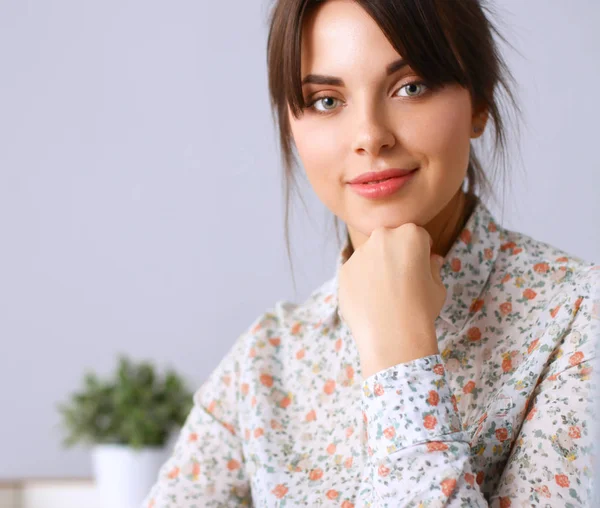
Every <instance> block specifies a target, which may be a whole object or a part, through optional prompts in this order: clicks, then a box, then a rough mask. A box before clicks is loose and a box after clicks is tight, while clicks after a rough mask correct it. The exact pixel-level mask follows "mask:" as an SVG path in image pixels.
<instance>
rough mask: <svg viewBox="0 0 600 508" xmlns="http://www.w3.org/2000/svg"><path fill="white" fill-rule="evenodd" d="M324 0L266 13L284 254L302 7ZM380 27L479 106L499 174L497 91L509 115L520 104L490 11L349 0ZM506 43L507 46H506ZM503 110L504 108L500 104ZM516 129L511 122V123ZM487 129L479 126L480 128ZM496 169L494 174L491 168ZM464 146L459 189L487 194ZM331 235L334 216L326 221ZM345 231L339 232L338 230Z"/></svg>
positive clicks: (419, 64)
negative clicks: (281, 175)
mask: <svg viewBox="0 0 600 508" xmlns="http://www.w3.org/2000/svg"><path fill="white" fill-rule="evenodd" d="M324 1H326V0H276V1H275V4H274V5H273V7H272V10H271V14H270V20H269V25H270V27H269V37H268V43H267V67H268V81H269V94H270V99H271V107H272V112H273V117H274V120H275V122H276V124H277V126H278V128H279V144H280V151H281V159H282V163H283V167H284V189H285V237H286V246H287V252H288V256H289V257H290V263H291V255H290V246H289V232H288V222H289V209H290V208H289V206H290V194H291V190H292V188H293V187H294V184H295V183H296V180H295V176H296V175H295V171H294V168H295V166H296V162H297V160H296V156H295V155H294V153H293V150H294V147H293V139H292V135H291V130H290V124H289V118H288V106H289V107H290V109H291V111H292V113H293V114H294V116H296V117H298V116H300V115H301V113H302V111H303V109H304V108H305V107H306V104H304V97H303V94H302V86H301V79H302V77H301V75H300V73H301V68H300V63H301V35H302V26H303V21H304V19H305V18H306V16H307V15H308V14H309V12H310V11H311V10H312V9H314V8H315V7H318V6H319V5H320V4H323V3H324ZM354 1H355V2H356V3H357V4H358V5H360V6H361V7H362V8H363V9H364V10H365V11H366V13H367V14H368V15H369V16H371V17H372V18H373V20H374V21H375V22H376V23H377V25H378V26H379V27H380V28H381V30H382V32H383V33H384V34H385V36H386V37H387V39H388V40H389V41H390V43H391V44H392V46H393V47H394V48H395V49H396V51H397V52H398V53H399V54H400V55H401V56H402V57H403V59H404V60H406V61H407V62H408V63H409V65H410V66H411V68H412V69H413V70H414V71H415V72H416V73H417V74H419V75H420V76H421V77H422V78H423V79H424V80H425V81H426V82H428V85H429V86H430V87H433V88H437V87H441V86H443V85H446V84H458V85H460V86H462V87H464V88H465V89H467V90H469V92H470V94H471V103H472V104H473V107H474V109H475V110H476V111H477V110H482V109H484V110H487V111H488V113H489V123H488V126H489V125H490V124H491V125H492V127H493V131H494V136H493V158H494V159H496V158H497V157H498V156H500V158H501V159H502V166H503V169H504V171H503V174H502V176H503V177H504V178H503V183H505V180H506V179H505V177H506V149H507V141H508V139H507V131H506V126H505V121H504V114H503V113H502V110H503V108H502V106H503V101H502V100H501V99H502V96H504V98H506V99H507V101H508V105H509V106H512V108H513V112H515V113H516V116H520V115H521V110H520V108H519V105H518V103H517V101H516V98H515V94H514V92H513V90H512V89H511V87H512V86H514V85H515V80H514V77H513V76H512V74H511V72H510V71H509V69H508V67H507V65H506V63H505V61H504V59H503V58H502V55H501V53H500V50H499V48H498V45H497V43H496V41H495V40H494V35H496V36H497V37H499V38H500V39H501V40H502V41H503V42H504V43H506V44H507V45H510V44H509V43H508V41H507V40H506V39H505V38H504V37H503V36H502V35H501V34H500V32H499V31H498V29H497V28H496V26H495V25H494V24H493V23H492V22H491V21H490V17H491V16H490V17H488V16H487V15H486V11H488V12H489V13H490V14H491V15H495V14H494V13H493V12H492V10H491V9H490V7H489V5H487V4H486V2H485V0H460V1H450V0H354ZM511 47H512V46H511ZM505 111H506V112H507V113H508V112H509V109H508V108H507V109H506V110H505ZM515 127H516V129H518V125H516V126H515ZM486 130H487V129H486ZM493 176H494V177H495V176H496V175H495V173H494V175H493ZM494 179H495V178H490V177H489V175H488V174H486V173H485V172H484V170H483V167H482V164H481V162H480V159H479V157H478V155H477V154H476V153H475V151H474V149H473V146H472V145H471V153H470V158H469V165H468V169H467V179H466V183H467V192H468V193H476V194H478V195H479V196H482V197H483V196H485V195H489V196H491V197H492V198H495V197H496V196H495V193H494V191H493V185H492V181H493V180H494ZM334 223H335V230H336V237H338V240H339V231H338V222H337V219H336V220H335V221H334ZM346 235H347V231H346Z"/></svg>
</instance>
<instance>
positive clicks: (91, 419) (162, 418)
mask: <svg viewBox="0 0 600 508" xmlns="http://www.w3.org/2000/svg"><path fill="white" fill-rule="evenodd" d="M191 406H192V393H191V392H189V391H188V390H187V388H186V386H185V383H184V381H183V379H182V378H181V377H180V376H179V375H177V374H176V373H175V372H174V371H172V370H168V371H167V372H166V373H165V374H164V375H159V374H158V373H157V371H156V369H155V367H154V365H153V364H152V363H149V362H138V363H136V362H132V361H131V360H129V359H128V358H127V357H124V356H121V357H120V359H119V364H118V367H117V369H116V372H115V374H114V375H113V376H112V378H109V379H107V380H102V379H100V378H98V376H96V374H94V373H92V372H88V373H86V374H85V376H84V383H83V387H82V389H81V390H80V391H77V392H75V393H73V394H72V395H71V396H70V400H69V401H68V402H66V403H61V404H59V405H58V410H59V412H60V414H61V417H62V424H63V427H64V428H65V429H66V431H67V436H66V438H65V439H64V445H65V446H66V447H70V446H73V445H75V444H86V445H91V446H92V465H93V471H94V477H95V481H96V485H97V488H98V493H99V494H100V496H101V497H102V500H103V503H104V505H105V506H106V507H110V508H134V507H135V508H138V507H139V506H140V504H141V502H142V501H143V498H144V497H145V496H146V494H147V493H148V491H149V490H150V488H151V487H152V485H153V484H154V482H155V481H156V478H157V474H158V470H159V468H160V466H161V465H162V463H163V462H164V461H165V460H166V459H167V458H168V456H167V453H168V450H167V443H168V442H169V440H170V438H171V436H172V435H173V432H175V431H177V429H178V428H180V427H181V426H182V425H183V423H184V421H185V419H186V417H187V414H188V413H189V411H190V409H191Z"/></svg>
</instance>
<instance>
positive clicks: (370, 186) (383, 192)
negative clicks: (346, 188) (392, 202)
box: [348, 168, 418, 199]
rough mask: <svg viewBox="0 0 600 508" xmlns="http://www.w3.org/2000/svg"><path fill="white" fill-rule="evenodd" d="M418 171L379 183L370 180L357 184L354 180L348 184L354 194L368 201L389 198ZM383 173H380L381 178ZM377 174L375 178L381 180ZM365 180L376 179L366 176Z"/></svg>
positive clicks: (403, 173)
mask: <svg viewBox="0 0 600 508" xmlns="http://www.w3.org/2000/svg"><path fill="white" fill-rule="evenodd" d="M417 170H418V168H417V169H415V170H412V171H410V172H409V173H406V172H402V174H401V176H392V177H388V178H385V179H383V180H379V181H373V180H371V181H370V183H357V182H355V180H353V181H352V182H350V183H349V184H348V185H350V188H351V189H352V190H353V191H354V192H356V193H357V194H358V195H359V196H362V197H364V198H369V199H380V198H385V197H388V196H391V195H392V194H394V193H395V192H396V191H398V190H399V189H400V188H401V187H402V186H404V184H406V183H408V182H409V181H410V180H411V179H412V177H413V176H414V174H415V172H416V171H417ZM384 173H385V172H381V176H383V174H384ZM381 176H380V175H379V174H378V175H377V177H378V178H381ZM367 178H376V177H375V176H367Z"/></svg>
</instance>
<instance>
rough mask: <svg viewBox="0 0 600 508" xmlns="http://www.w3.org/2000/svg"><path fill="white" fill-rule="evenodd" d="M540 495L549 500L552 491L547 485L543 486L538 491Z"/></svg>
mask: <svg viewBox="0 0 600 508" xmlns="http://www.w3.org/2000/svg"><path fill="white" fill-rule="evenodd" d="M538 493H539V494H540V495H541V496H544V497H547V498H551V497H552V495H551V494H550V489H549V488H548V486H547V485H542V486H541V487H540V488H539V489H538Z"/></svg>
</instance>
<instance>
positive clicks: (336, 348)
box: [335, 339, 342, 353]
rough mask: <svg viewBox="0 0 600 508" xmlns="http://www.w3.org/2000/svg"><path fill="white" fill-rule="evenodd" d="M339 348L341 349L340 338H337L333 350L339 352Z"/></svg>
mask: <svg viewBox="0 0 600 508" xmlns="http://www.w3.org/2000/svg"><path fill="white" fill-rule="evenodd" d="M340 349H342V339H338V340H336V341H335V351H336V353H339V352H340Z"/></svg>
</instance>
